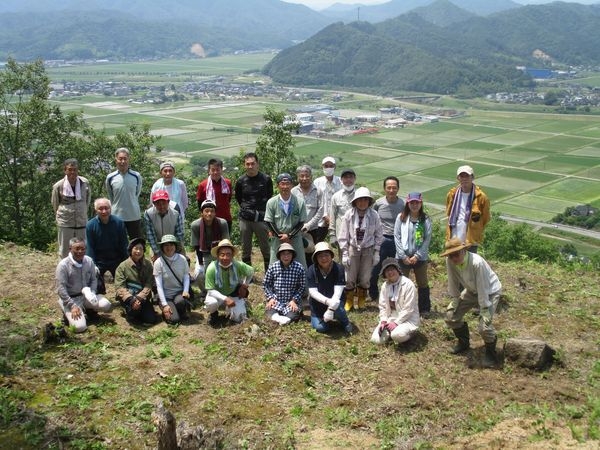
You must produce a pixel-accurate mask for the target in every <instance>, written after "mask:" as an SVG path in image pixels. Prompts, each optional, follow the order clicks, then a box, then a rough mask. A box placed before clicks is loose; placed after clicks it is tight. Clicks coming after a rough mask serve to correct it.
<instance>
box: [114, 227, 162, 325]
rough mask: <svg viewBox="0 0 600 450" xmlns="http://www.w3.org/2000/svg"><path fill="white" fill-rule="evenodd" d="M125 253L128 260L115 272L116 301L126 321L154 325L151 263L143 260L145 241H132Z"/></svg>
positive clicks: (137, 239)
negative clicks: (123, 312) (121, 308)
mask: <svg viewBox="0 0 600 450" xmlns="http://www.w3.org/2000/svg"><path fill="white" fill-rule="evenodd" d="M127 251H128V253H129V258H127V259H126V260H125V261H123V262H122V263H121V264H119V267H117V271H116V272H115V288H116V289H117V294H116V299H117V301H118V302H119V303H120V304H121V305H122V306H123V308H124V309H125V314H126V315H127V320H130V321H138V322H142V323H147V324H155V323H156V321H157V320H156V319H157V317H156V315H155V314H154V306H152V288H153V286H154V277H153V275H152V263H151V262H150V260H148V259H146V258H144V253H145V251H146V240H145V239H143V238H135V239H132V240H131V242H130V243H129V246H128V247H127Z"/></svg>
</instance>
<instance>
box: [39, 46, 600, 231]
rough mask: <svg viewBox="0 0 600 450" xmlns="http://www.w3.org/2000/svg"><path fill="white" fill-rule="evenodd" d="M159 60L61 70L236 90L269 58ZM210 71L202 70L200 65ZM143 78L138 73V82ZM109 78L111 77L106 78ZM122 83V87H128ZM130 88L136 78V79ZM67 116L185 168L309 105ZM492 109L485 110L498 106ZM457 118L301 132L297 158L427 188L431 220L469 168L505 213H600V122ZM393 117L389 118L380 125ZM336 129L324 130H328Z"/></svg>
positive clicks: (364, 101) (365, 103) (98, 102)
mask: <svg viewBox="0 0 600 450" xmlns="http://www.w3.org/2000/svg"><path fill="white" fill-rule="evenodd" d="M219 59H220V58H216V59H207V60H201V61H195V62H193V63H192V62H190V63H188V62H175V61H169V62H164V63H158V62H152V63H148V65H146V67H144V66H143V65H141V63H136V64H131V65H119V66H118V67H117V66H107V67H105V66H100V68H97V69H94V68H93V67H87V66H84V67H83V68H81V69H80V68H77V69H74V68H70V69H69V70H66V69H65V70H62V71H58V69H56V70H57V71H58V72H54V69H51V70H50V71H49V73H50V75H51V77H53V78H55V79H64V78H63V77H67V76H69V75H72V76H79V77H84V76H85V77H90V79H91V78H93V77H94V76H95V77H97V79H104V80H106V79H109V78H110V77H111V76H113V74H116V73H117V72H118V73H122V74H130V75H133V74H143V73H146V74H152V76H149V75H147V76H149V77H150V78H152V81H155V82H156V81H159V80H162V82H163V83H172V82H173V83H174V82H176V81H181V80H183V79H186V77H187V78H188V79H193V80H196V81H197V80H199V79H202V78H203V77H209V76H214V75H215V74H217V73H219V70H218V67H222V70H221V73H222V74H224V75H227V76H228V77H231V78H230V79H231V80H233V81H235V82H237V83H239V82H242V81H240V77H242V78H244V77H245V75H244V73H245V72H247V71H249V70H251V69H256V68H258V67H260V65H261V64H264V62H265V61H266V60H267V58H266V57H263V59H261V58H260V57H259V56H258V55H250V56H248V55H246V56H245V57H244V56H240V57H239V59H236V57H233V56H231V57H227V58H224V59H222V60H221V61H217V60H219ZM203 64H204V65H203ZM140 76H141V75H140ZM103 77H108V78H103ZM121 81H122V80H121ZM129 81H131V80H129ZM322 102H325V103H328V104H331V105H332V106H334V107H335V108H337V112H339V114H340V115H341V116H346V117H352V116H356V115H359V114H378V108H379V107H383V106H393V105H399V104H401V105H402V106H403V107H406V108H409V109H412V110H414V111H418V112H421V113H431V112H433V111H435V109H436V107H437V106H436V105H430V106H423V105H411V104H407V103H405V102H398V101H397V100H394V99H382V98H376V97H369V96H366V95H362V94H353V95H344V99H343V100H341V101H337V102H334V101H332V100H330V98H329V97H328V94H327V93H325V94H324V97H323V100H322ZM59 103H60V105H61V108H63V110H82V111H83V112H84V116H85V118H86V120H87V121H88V123H90V124H92V125H93V126H94V127H97V128H104V129H105V130H106V131H107V132H108V133H112V132H116V131H117V130H119V129H122V128H124V127H126V125H127V124H128V123H131V122H142V123H149V124H150V125H151V128H152V130H153V133H155V134H157V135H160V136H162V139H161V143H162V145H164V146H165V153H166V154H167V155H169V157H171V158H173V159H174V160H175V161H177V162H178V163H179V164H182V166H183V165H185V163H186V162H187V161H189V158H191V157H192V156H194V155H203V156H206V158H207V159H208V158H210V157H214V156H218V157H221V158H227V157H230V156H233V155H236V154H238V153H239V151H240V149H245V150H252V149H253V147H254V144H255V141H256V136H257V135H256V134H253V133H252V128H253V127H254V126H256V125H257V124H260V122H261V121H262V114H263V112H264V111H265V108H266V107H267V106H273V107H275V108H278V109H288V108H293V107H299V106H304V105H307V104H310V102H308V101H291V100H282V99H280V98H274V97H267V96H265V97H249V98H236V99H230V98H225V99H223V98H219V99H210V98H202V99H194V100H186V101H180V102H176V103H172V104H162V105H153V104H134V103H131V102H127V99H126V98H119V97H106V96H102V97H101V96H98V97H91V96H87V97H80V98H67V99H62V100H60V102H59ZM491 106H493V104H489V105H487V107H488V108H489V107H491ZM462 112H463V114H462V115H461V116H459V117H457V118H453V119H442V120H441V121H440V122H437V123H418V124H417V123H415V124H412V123H410V124H409V125H407V126H406V127H404V128H397V129H387V128H383V127H382V128H380V129H379V132H377V133H375V134H361V135H355V136H352V135H347V136H344V137H335V138H316V137H312V136H306V135H299V136H298V138H297V146H296V154H297V156H298V158H299V159H300V160H301V161H303V162H307V163H309V164H311V165H313V167H318V165H319V162H320V160H321V158H322V157H323V156H324V155H329V154H331V155H334V156H336V158H337V159H338V168H340V167H344V166H351V167H353V168H354V169H355V170H356V171H357V174H358V182H359V183H360V184H363V185H366V186H368V187H369V188H370V189H371V190H372V191H374V192H375V193H376V194H379V193H380V192H381V182H382V180H383V179H384V178H385V177H386V176H388V175H395V176H398V177H399V178H400V180H401V189H400V191H401V194H402V195H404V194H406V193H407V192H409V191H413V190H418V191H422V192H423V195H424V199H425V201H426V204H427V205H428V207H429V210H430V212H431V214H432V215H434V216H437V217H440V216H442V215H443V214H442V213H441V211H442V209H441V208H442V205H443V204H444V203H445V195H446V192H447V191H448V189H449V188H450V187H451V186H452V185H453V184H454V178H455V170H456V167H457V166H459V165H461V164H470V165H472V166H473V167H474V169H475V173H476V182H477V183H478V184H479V185H480V186H482V187H483V189H484V190H485V192H486V193H487V194H488V196H489V197H490V199H491V201H492V210H493V211H495V212H499V213H501V214H506V215H512V216H517V217H521V218H525V219H534V220H538V221H542V222H548V221H550V220H551V218H552V217H553V216H554V215H556V214H557V213H559V212H562V211H563V210H564V209H565V208H566V207H567V206H573V205H576V204H581V203H589V204H591V205H593V206H595V207H600V189H599V186H600V185H599V181H600V125H599V123H600V122H599V120H598V117H597V116H593V115H588V116H585V115H558V114H551V113H547V112H507V111H493V110H489V109H485V110H484V109H475V108H468V109H465V110H464V111H462ZM389 118H392V116H391V115H389V114H382V115H381V119H382V121H384V120H386V119H389ZM328 125H331V124H328V123H326V126H328Z"/></svg>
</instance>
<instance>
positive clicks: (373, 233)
mask: <svg viewBox="0 0 600 450" xmlns="http://www.w3.org/2000/svg"><path fill="white" fill-rule="evenodd" d="M355 214H358V212H357V210H356V208H350V209H349V210H348V211H346V214H344V217H343V218H342V220H341V222H340V232H339V233H340V234H339V236H338V243H339V245H340V252H342V254H347V255H349V256H353V255H354V254H356V253H357V252H359V248H369V247H374V248H375V251H379V248H380V247H381V243H382V242H383V233H382V231H381V220H380V219H379V216H378V215H377V213H376V212H375V211H373V209H372V208H369V209H367V210H366V211H365V215H364V218H363V220H364V221H365V222H364V223H365V225H364V236H363V239H362V241H361V242H358V238H357V233H356V228H355Z"/></svg>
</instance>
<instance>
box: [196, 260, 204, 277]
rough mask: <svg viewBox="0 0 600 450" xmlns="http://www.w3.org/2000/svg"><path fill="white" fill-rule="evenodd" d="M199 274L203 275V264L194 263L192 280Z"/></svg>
mask: <svg viewBox="0 0 600 450" xmlns="http://www.w3.org/2000/svg"><path fill="white" fill-rule="evenodd" d="M200 275H204V266H203V265H202V264H198V263H196V267H195V268H194V280H197V279H198V277H199V276H200Z"/></svg>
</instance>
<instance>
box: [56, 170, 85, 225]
mask: <svg viewBox="0 0 600 450" xmlns="http://www.w3.org/2000/svg"><path fill="white" fill-rule="evenodd" d="M77 180H78V183H80V191H81V199H80V200H77V199H76V198H75V197H67V196H65V195H63V184H64V178H63V179H61V180H60V181H57V182H56V183H54V185H53V186H52V208H53V209H54V212H55V214H56V224H57V225H58V226H59V227H69V228H85V224H86V223H87V220H88V209H89V206H90V201H91V198H92V190H91V189H90V185H89V182H88V180H87V178H84V177H77Z"/></svg>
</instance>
